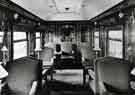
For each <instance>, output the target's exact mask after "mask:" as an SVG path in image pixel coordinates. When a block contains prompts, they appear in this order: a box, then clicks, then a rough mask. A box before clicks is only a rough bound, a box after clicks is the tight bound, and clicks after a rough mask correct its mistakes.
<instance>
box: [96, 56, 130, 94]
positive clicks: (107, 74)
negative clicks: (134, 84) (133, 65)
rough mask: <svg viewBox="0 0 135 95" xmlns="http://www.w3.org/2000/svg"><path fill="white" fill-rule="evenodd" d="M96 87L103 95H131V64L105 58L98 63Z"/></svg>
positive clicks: (121, 60)
mask: <svg viewBox="0 0 135 95" xmlns="http://www.w3.org/2000/svg"><path fill="white" fill-rule="evenodd" d="M95 64H96V67H97V68H96V85H97V86H98V87H96V89H97V92H96V93H100V94H101V95H129V94H128V93H129V83H128V81H129V62H128V61H126V60H124V59H119V58H113V57H103V58H100V59H98V60H97V61H96V63H95Z"/></svg>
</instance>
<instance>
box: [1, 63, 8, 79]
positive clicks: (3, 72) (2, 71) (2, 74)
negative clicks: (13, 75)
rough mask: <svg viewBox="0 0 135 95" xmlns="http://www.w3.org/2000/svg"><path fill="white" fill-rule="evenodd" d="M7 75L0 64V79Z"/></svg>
mask: <svg viewBox="0 0 135 95" xmlns="http://www.w3.org/2000/svg"><path fill="white" fill-rule="evenodd" d="M7 76H8V72H7V71H6V70H5V69H4V68H3V67H2V66H1V65H0V79H3V78H5V77H7Z"/></svg>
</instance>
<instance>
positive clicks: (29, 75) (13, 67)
mask: <svg viewBox="0 0 135 95" xmlns="http://www.w3.org/2000/svg"><path fill="white" fill-rule="evenodd" d="M6 69H7V71H8V73H9V75H8V77H7V78H6V80H5V82H6V85H5V86H4V87H3V88H2V94H3V95H7V94H8V95H35V94H36V95H37V94H39V92H40V90H41V88H42V61H40V60H37V59H35V58H32V57H23V58H19V59H16V60H13V61H12V62H8V64H7V66H6Z"/></svg>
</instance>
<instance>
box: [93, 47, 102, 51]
mask: <svg viewBox="0 0 135 95" xmlns="http://www.w3.org/2000/svg"><path fill="white" fill-rule="evenodd" d="M93 50H94V51H101V48H99V47H95V48H94V49H93Z"/></svg>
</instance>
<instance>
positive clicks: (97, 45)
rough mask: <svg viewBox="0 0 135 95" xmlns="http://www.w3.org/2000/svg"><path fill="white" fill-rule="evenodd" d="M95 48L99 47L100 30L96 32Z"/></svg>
mask: <svg viewBox="0 0 135 95" xmlns="http://www.w3.org/2000/svg"><path fill="white" fill-rule="evenodd" d="M94 48H99V32H98V31H96V32H94Z"/></svg>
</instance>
